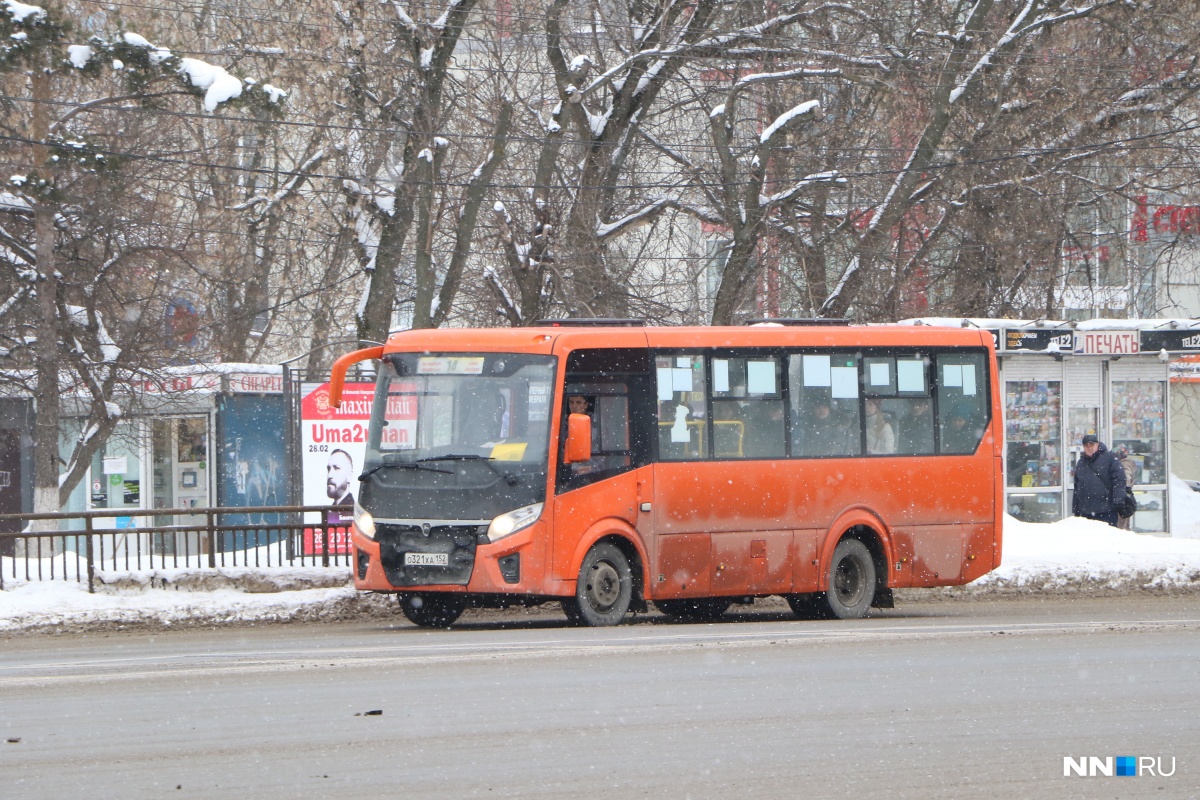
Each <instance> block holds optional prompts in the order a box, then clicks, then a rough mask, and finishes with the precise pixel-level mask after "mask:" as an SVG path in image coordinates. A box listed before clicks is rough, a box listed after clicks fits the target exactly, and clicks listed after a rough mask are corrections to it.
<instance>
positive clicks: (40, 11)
mask: <svg viewBox="0 0 1200 800" xmlns="http://www.w3.org/2000/svg"><path fill="white" fill-rule="evenodd" d="M4 7H5V8H6V9H7V10H8V13H9V15H10V16H11V17H12V18H13V21H14V22H20V23H22V24H26V23H28V24H31V25H36V24H38V23H39V22H41V21H42V20H44V19H45V18H46V9H44V8H42V7H41V6H31V5H26V4H25V3H18V2H17V0H4Z"/></svg>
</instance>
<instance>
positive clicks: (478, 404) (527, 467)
mask: <svg viewBox="0 0 1200 800" xmlns="http://www.w3.org/2000/svg"><path fill="white" fill-rule="evenodd" d="M556 363H557V362H556V359H554V358H553V357H550V356H542V355H527V354H517V353H477V354H471V353H453V354H450V353H446V354H436V353H394V354H391V355H388V356H387V357H385V358H384V360H383V370H382V372H381V374H380V377H379V383H378V386H377V387H376V394H375V403H374V407H373V409H374V410H373V414H372V418H371V428H370V434H369V437H368V442H367V452H366V459H365V463H364V465H363V472H362V476H361V478H360V480H361V482H362V489H361V493H360V498H361V500H362V503H363V505H364V507H370V508H372V513H375V514H376V515H377V516H378V515H379V514H381V513H382V514H384V515H387V516H396V517H406V518H413V517H425V516H430V517H432V516H437V517H450V518H458V519H485V518H488V517H489V516H492V515H494V514H498V513H504V512H506V511H509V510H511V509H512V508H516V507H520V506H522V505H528V504H531V503H536V502H541V501H542V500H543V499H544V495H545V482H546V469H547V463H548V457H549V444H548V442H549V435H550V408H551V393H552V388H553V384H554V372H555V365H556ZM368 504H370V505H369V506H368ZM426 506H428V508H426ZM437 506H440V508H439V507H437Z"/></svg>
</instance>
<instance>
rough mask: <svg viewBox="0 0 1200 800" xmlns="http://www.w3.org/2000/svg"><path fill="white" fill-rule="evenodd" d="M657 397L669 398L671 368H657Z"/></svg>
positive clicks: (660, 398)
mask: <svg viewBox="0 0 1200 800" xmlns="http://www.w3.org/2000/svg"><path fill="white" fill-rule="evenodd" d="M657 372H658V399H659V401H662V400H670V399H671V368H670V367H659V368H658V370H657Z"/></svg>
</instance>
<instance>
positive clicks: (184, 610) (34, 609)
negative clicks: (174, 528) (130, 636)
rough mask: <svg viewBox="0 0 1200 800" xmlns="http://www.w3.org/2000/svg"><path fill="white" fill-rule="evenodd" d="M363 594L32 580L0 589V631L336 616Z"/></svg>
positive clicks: (346, 589)
mask: <svg viewBox="0 0 1200 800" xmlns="http://www.w3.org/2000/svg"><path fill="white" fill-rule="evenodd" d="M368 597H370V596H364V597H359V596H358V593H357V592H356V591H355V590H354V588H353V587H352V586H342V587H340V588H336V589H304V590H299V591H286V592H276V593H272V594H248V593H246V592H242V591H238V590H236V589H217V590H215V591H208V592H186V591H180V592H174V591H154V590H151V591H143V592H137V593H133V594H127V593H122V594H107V593H100V592H97V593H96V594H88V593H87V586H86V585H85V584H81V583H75V582H73V581H37V582H31V583H28V584H25V585H23V586H21V587H19V588H18V589H16V590H13V591H6V592H0V633H3V632H4V631H6V630H9V631H11V630H20V629H31V628H68V629H69V628H81V627H97V626H124V625H155V626H170V625H176V624H180V623H188V624H196V623H200V624H209V625H217V624H222V623H248V622H291V621H305V620H317V619H341V618H349V617H353V616H357V615H360V614H361V613H363V607H364V605H365V604H364V601H365V600H366V599H367V598H368Z"/></svg>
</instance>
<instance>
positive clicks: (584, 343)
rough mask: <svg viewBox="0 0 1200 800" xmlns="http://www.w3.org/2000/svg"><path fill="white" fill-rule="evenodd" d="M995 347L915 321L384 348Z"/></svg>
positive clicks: (533, 332)
mask: <svg viewBox="0 0 1200 800" xmlns="http://www.w3.org/2000/svg"><path fill="white" fill-rule="evenodd" d="M981 345H982V346H986V347H992V346H993V339H992V336H991V334H990V333H988V332H987V331H983V330H979V329H974V328H950V327H945V328H942V327H933V326H912V325H852V326H845V325H831V326H828V327H823V326H799V327H796V326H782V325H778V326H776V325H771V326H767V325H761V326H748V327H710V326H687V327H668V326H662V327H654V326H648V327H630V326H618V327H603V326H586V327H546V328H436V329H426V330H410V331H403V332H400V333H394V334H392V335H391V336H390V337H389V338H388V343H387V348H386V352H412V351H415V350H429V351H432V352H471V351H474V352H522V353H552V352H562V351H569V350H576V349H580V348H585V347H588V348H590V347H601V348H603V347H651V348H662V349H679V350H686V349H697V348H722V347H831V348H836V347H979V346H981Z"/></svg>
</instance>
